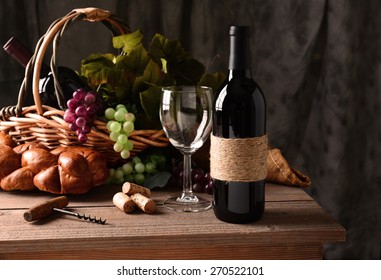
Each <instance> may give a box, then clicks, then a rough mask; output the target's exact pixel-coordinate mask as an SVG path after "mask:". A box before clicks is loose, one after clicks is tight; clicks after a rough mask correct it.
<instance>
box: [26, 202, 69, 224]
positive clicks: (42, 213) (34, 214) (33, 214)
mask: <svg viewBox="0 0 381 280" xmlns="http://www.w3.org/2000/svg"><path fill="white" fill-rule="evenodd" d="M68 204H69V199H68V198H67V197H66V196H59V197H56V198H53V199H50V200H48V201H45V202H43V203H40V204H38V205H36V206H33V207H32V208H29V209H28V211H26V212H25V213H24V219H25V221H27V222H32V221H35V220H38V219H42V218H44V217H47V216H49V215H50V214H51V213H52V212H53V211H54V210H53V208H59V209H62V208H64V207H66V206H67V205H68Z"/></svg>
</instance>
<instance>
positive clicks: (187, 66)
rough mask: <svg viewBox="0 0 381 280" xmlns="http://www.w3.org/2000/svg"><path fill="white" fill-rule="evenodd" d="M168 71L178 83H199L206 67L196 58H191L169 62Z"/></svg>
mask: <svg viewBox="0 0 381 280" xmlns="http://www.w3.org/2000/svg"><path fill="white" fill-rule="evenodd" d="M167 67H168V73H169V74H170V75H171V76H172V77H173V78H174V79H175V80H176V83H177V84H178V85H197V83H198V81H199V80H200V79H201V77H202V75H203V74H204V72H205V67H204V65H203V64H202V63H200V62H199V61H197V60H196V59H193V58H190V59H186V60H182V61H180V62H177V63H169V62H168V66H167Z"/></svg>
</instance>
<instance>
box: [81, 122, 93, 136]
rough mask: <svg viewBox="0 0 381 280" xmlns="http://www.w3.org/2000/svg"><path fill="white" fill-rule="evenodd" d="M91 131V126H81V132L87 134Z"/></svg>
mask: <svg viewBox="0 0 381 280" xmlns="http://www.w3.org/2000/svg"><path fill="white" fill-rule="evenodd" d="M90 132H91V126H90V125H88V124H86V125H85V126H84V127H82V133H85V134H89V133H90Z"/></svg>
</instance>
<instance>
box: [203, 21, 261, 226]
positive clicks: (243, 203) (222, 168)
mask: <svg viewBox="0 0 381 280" xmlns="http://www.w3.org/2000/svg"><path fill="white" fill-rule="evenodd" d="M249 31H250V30H249V27H248V26H231V27H230V32H229V33H230V55H229V73H228V75H227V79H226V81H225V82H224V84H223V85H222V87H221V90H220V91H219V92H218V93H217V94H216V96H215V100H214V106H213V129H212V134H211V149H210V168H211V177H212V179H213V183H214V190H213V210H214V214H215V216H216V217H217V218H218V219H219V220H221V221H224V222H229V223H250V222H253V221H256V220H258V219H260V218H261V217H262V215H263V213H264V208H265V177H266V174H267V166H266V160H267V152H268V146H267V134H266V102H265V98H264V95H263V93H262V91H261V89H260V88H259V86H258V85H257V83H256V82H255V81H254V80H253V78H252V76H251V72H250V36H249V35H250V34H249Z"/></svg>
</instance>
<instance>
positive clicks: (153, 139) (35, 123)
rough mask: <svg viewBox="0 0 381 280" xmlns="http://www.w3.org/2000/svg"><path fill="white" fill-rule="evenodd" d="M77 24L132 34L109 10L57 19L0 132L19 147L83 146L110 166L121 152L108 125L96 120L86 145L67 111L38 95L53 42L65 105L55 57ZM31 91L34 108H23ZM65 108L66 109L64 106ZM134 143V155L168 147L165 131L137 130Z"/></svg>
mask: <svg viewBox="0 0 381 280" xmlns="http://www.w3.org/2000/svg"><path fill="white" fill-rule="evenodd" d="M77 21H87V22H102V23H103V24H104V25H105V26H106V27H107V28H109V29H110V30H111V32H112V33H113V35H114V36H115V35H121V34H125V33H128V32H129V29H128V27H127V26H126V25H125V24H124V23H123V22H122V21H121V20H119V19H118V18H116V17H115V16H113V15H112V14H111V13H110V12H109V11H105V10H101V9H98V8H83V9H75V10H73V11H71V12H70V13H68V14H67V15H66V16H64V17H62V18H59V19H57V20H56V21H54V22H53V23H52V25H51V26H50V27H49V28H48V30H47V32H46V33H45V34H44V35H43V36H42V37H41V38H40V40H39V41H38V43H37V46H36V50H35V53H34V55H33V57H32V58H31V60H30V61H29V63H28V65H27V67H26V70H25V77H24V81H23V83H22V85H21V87H20V91H19V97H18V103H17V105H16V106H10V107H5V108H2V109H1V110H0V131H3V132H5V133H7V134H8V135H10V136H11V137H12V138H13V139H14V141H15V142H16V143H17V144H23V143H25V142H38V143H40V144H43V145H45V146H47V147H48V148H50V149H54V148H57V147H59V146H77V145H84V146H87V147H91V148H94V149H96V150H98V151H99V152H101V153H102V154H103V155H104V156H105V160H106V161H107V162H108V163H111V164H113V163H116V162H119V161H121V157H120V154H119V153H116V152H115V151H114V150H113V145H114V142H113V141H112V140H111V139H110V138H109V132H108V130H107V128H106V123H105V122H104V121H102V120H96V121H95V123H94V126H93V128H92V130H91V132H90V133H89V134H88V140H87V142H86V143H85V144H81V143H80V142H79V141H78V137H77V135H76V134H75V132H73V131H71V130H70V129H69V124H68V123H66V122H65V121H64V120H63V115H64V111H63V110H60V109H57V108H53V107H50V106H46V105H42V102H41V97H40V95H39V80H40V72H41V66H42V63H43V58H44V55H45V53H46V50H47V48H48V46H49V45H50V44H51V43H52V45H53V54H52V57H51V63H50V64H51V71H52V74H53V77H54V87H55V93H56V97H57V101H58V104H59V105H60V106H61V108H62V105H63V104H65V99H64V95H63V91H62V88H61V86H60V84H59V82H58V74H57V66H56V57H57V50H58V42H59V41H60V38H61V36H62V35H63V33H64V32H65V30H67V29H68V28H69V26H70V25H71V24H72V23H74V22H77ZM30 88H32V93H33V98H34V103H35V105H33V106H29V107H23V102H24V99H25V96H26V94H27V93H28V92H29V91H30ZM63 107H65V106H63ZM129 139H130V141H131V142H132V143H133V144H134V148H133V150H132V151H131V156H133V155H135V154H137V153H140V152H141V151H143V150H145V149H146V148H148V147H152V146H153V147H166V146H167V145H168V144H169V141H168V139H167V138H166V137H165V135H164V131H163V130H136V131H133V132H132V133H131V135H130V136H129Z"/></svg>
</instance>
